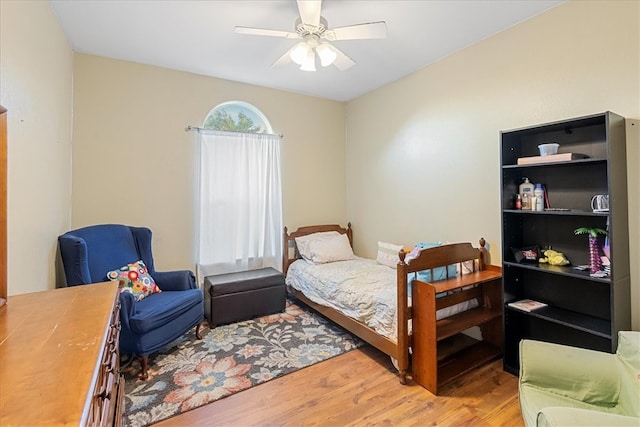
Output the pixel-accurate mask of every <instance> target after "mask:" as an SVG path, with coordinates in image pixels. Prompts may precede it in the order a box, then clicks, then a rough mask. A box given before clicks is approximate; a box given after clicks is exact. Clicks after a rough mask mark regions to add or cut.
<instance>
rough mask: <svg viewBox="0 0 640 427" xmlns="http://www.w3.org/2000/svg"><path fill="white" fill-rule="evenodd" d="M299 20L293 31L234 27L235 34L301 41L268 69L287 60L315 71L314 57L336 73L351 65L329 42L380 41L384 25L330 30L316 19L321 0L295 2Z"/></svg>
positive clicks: (382, 36)
mask: <svg viewBox="0 0 640 427" xmlns="http://www.w3.org/2000/svg"><path fill="white" fill-rule="evenodd" d="M297 2H298V11H299V13H300V17H299V18H298V19H296V23H295V32H289V31H281V30H269V29H264V28H252V27H241V26H236V27H235V31H236V33H238V34H250V35H257V36H271V37H285V38H288V39H302V41H300V42H299V43H297V44H295V45H294V46H293V47H292V48H291V49H289V50H288V51H287V52H285V53H284V55H282V56H281V57H280V58H279V59H278V60H277V61H276V62H274V63H273V64H272V67H276V66H281V65H286V64H288V63H290V62H291V61H293V62H295V63H296V64H298V65H299V66H300V69H301V70H304V71H316V54H317V55H318V58H319V59H320V65H322V66H323V67H327V66H329V65H331V64H333V65H335V66H336V67H337V68H338V69H339V70H340V71H344V70H346V69H347V68H349V67H351V66H353V65H354V64H355V62H354V61H353V60H352V59H351V58H349V57H348V56H347V55H346V54H344V53H343V52H342V51H341V50H340V49H338V48H337V47H335V46H334V45H333V44H331V43H329V42H333V41H340V40H359V39H384V38H386V37H387V24H386V23H385V22H384V21H378V22H368V23H363V24H356V25H349V26H346V27H338V28H333V29H330V28H329V25H328V23H327V20H326V19H325V18H324V17H323V16H320V9H321V7H322V0H297Z"/></svg>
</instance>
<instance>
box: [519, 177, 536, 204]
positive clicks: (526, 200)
mask: <svg viewBox="0 0 640 427" xmlns="http://www.w3.org/2000/svg"><path fill="white" fill-rule="evenodd" d="M522 179H523V180H524V182H523V183H522V184H520V198H521V199H522V209H525V210H526V209H529V210H531V209H533V206H531V197H533V184H532V183H531V182H529V178H526V177H524V178H522Z"/></svg>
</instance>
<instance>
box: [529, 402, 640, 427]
mask: <svg viewBox="0 0 640 427" xmlns="http://www.w3.org/2000/svg"><path fill="white" fill-rule="evenodd" d="M638 425H640V418H637V417H628V416H626V415H618V414H611V413H608V412H600V411H590V410H588V409H578V408H567V407H560V406H549V407H547V408H544V409H542V410H541V411H540V412H539V413H538V419H537V426H538V427H562V426H566V427H570V426H618V427H624V426H635V427H637V426H638Z"/></svg>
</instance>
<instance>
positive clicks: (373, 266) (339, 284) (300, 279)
mask: <svg viewBox="0 0 640 427" xmlns="http://www.w3.org/2000/svg"><path fill="white" fill-rule="evenodd" d="M396 274H397V271H396V270H395V269H393V268H390V267H387V266H386V265H381V264H378V263H377V262H376V261H375V260H372V259H366V258H360V257H356V258H355V259H352V260H349V261H336V262H331V263H327V264H312V263H310V262H307V261H304V260H297V261H295V262H293V263H292V264H291V265H290V266H289V270H288V272H287V277H286V284H287V285H288V286H291V287H292V288H294V289H297V290H299V291H301V292H302V293H303V294H304V295H305V296H306V297H307V298H309V299H310V300H311V301H313V302H315V303H318V304H322V305H324V306H327V307H331V308H333V309H335V310H338V311H339V312H341V313H342V314H344V315H346V316H349V317H351V318H352V319H355V320H357V321H359V322H361V323H364V324H366V325H367V326H369V327H370V328H371V329H373V330H374V331H376V332H377V333H378V334H380V335H383V336H385V337H387V338H389V339H391V340H393V341H396V340H397V331H398V328H397V316H396V287H397V284H396V280H397V276H396ZM408 294H409V304H411V292H410V291H409V292H408ZM477 305H478V302H477V301H475V300H472V301H466V302H464V303H461V304H457V305H454V306H451V307H447V308H445V309H442V310H438V312H437V313H436V318H437V319H441V318H444V317H447V316H450V315H452V314H455V313H458V312H460V311H464V310H467V309H469V308H472V307H475V306H477Z"/></svg>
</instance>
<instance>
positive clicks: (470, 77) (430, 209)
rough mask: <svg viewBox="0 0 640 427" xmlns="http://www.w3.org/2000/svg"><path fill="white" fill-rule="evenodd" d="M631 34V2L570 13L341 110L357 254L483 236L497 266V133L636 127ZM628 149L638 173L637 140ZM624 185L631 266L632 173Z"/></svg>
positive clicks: (636, 312)
mask: <svg viewBox="0 0 640 427" xmlns="http://www.w3.org/2000/svg"><path fill="white" fill-rule="evenodd" d="M639 25H640V3H639V2H636V1H633V2H632V1H628V2H613V1H606V2H600V1H589V2H586V1H575V2H569V3H566V4H563V5H561V6H559V7H557V8H554V9H552V10H550V11H548V12H546V13H544V14H541V15H539V16H537V17H535V18H533V19H531V20H529V21H526V22H523V23H521V24H519V25H517V26H514V27H512V28H510V29H508V30H506V31H504V32H502V33H500V34H497V35H496V36H493V37H491V38H489V39H486V40H484V41H482V42H480V43H478V44H476V45H474V46H471V47H469V48H467V49H465V50H463V51H460V52H458V53H456V54H454V55H452V56H450V57H447V58H445V59H443V60H442V61H439V62H438V63H435V64H433V65H431V66H429V67H426V68H424V69H423V70H421V71H419V72H416V73H414V74H412V75H410V76H408V77H406V78H404V79H402V80H400V81H397V82H395V83H393V84H390V85H388V86H386V87H383V88H381V89H379V90H376V91H373V92H371V93H369V94H367V95H364V96H362V97H360V98H358V99H356V100H354V101H352V102H349V103H348V106H347V135H348V138H347V216H348V218H349V220H350V221H352V222H353V224H354V238H355V246H356V251H357V252H359V253H360V254H362V255H365V256H374V255H375V250H376V242H377V241H378V240H385V241H390V242H395V243H398V244H404V245H407V246H411V245H413V244H415V243H416V242H419V241H434V240H441V241H473V242H476V241H477V240H478V238H479V237H481V236H484V237H485V238H486V239H487V241H488V242H489V244H490V246H491V256H492V261H493V262H494V263H499V262H500V261H501V259H500V258H501V256H500V238H501V229H500V227H501V225H500V202H499V198H500V186H499V185H500V184H499V183H500V163H499V162H500V154H499V132H500V131H501V130H507V129H513V128H519V127H524V126H529V125H533V124H537V123H544V122H548V121H555V120H561V119H565V118H571V117H575V116H581V115H587V114H593V113H598V112H603V111H607V110H610V111H613V112H616V113H618V114H621V115H623V116H625V117H629V118H636V119H637V118H640V96H639V95H640V77H639V76H640V33H639V31H640V30H639ZM628 144H629V146H630V149H629V154H630V156H629V167H630V169H632V170H634V171H637V165H638V164H639V161H640V158H639V157H638V154H639V153H638V148H637V146H638V145H637V144H638V141H637V133H636V139H635V140H633V139H632V138H630V140H629V143H628ZM634 177H635V178H634ZM630 178H631V181H632V182H630V186H629V187H630V189H629V193H630V194H629V196H630V200H631V211H630V218H631V222H632V223H634V224H633V225H632V232H633V234H631V236H630V237H631V241H632V242H633V243H632V254H631V255H632V256H631V258H632V259H635V260H638V259H639V258H640V254H639V252H638V244H637V242H638V241H640V235H639V234H638V227H637V225H636V224H635V222H637V218H638V213H639V209H638V202H637V200H638V199H639V198H640V189H639V182H638V174H637V172H631V173H630ZM633 268H634V270H633V274H632V288H633V289H632V301H633V302H632V304H633V308H632V310H633V325H634V329H636V330H640V306H639V301H640V291H639V288H640V283H639V281H640V270H639V267H638V263H634V266H633Z"/></svg>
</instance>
